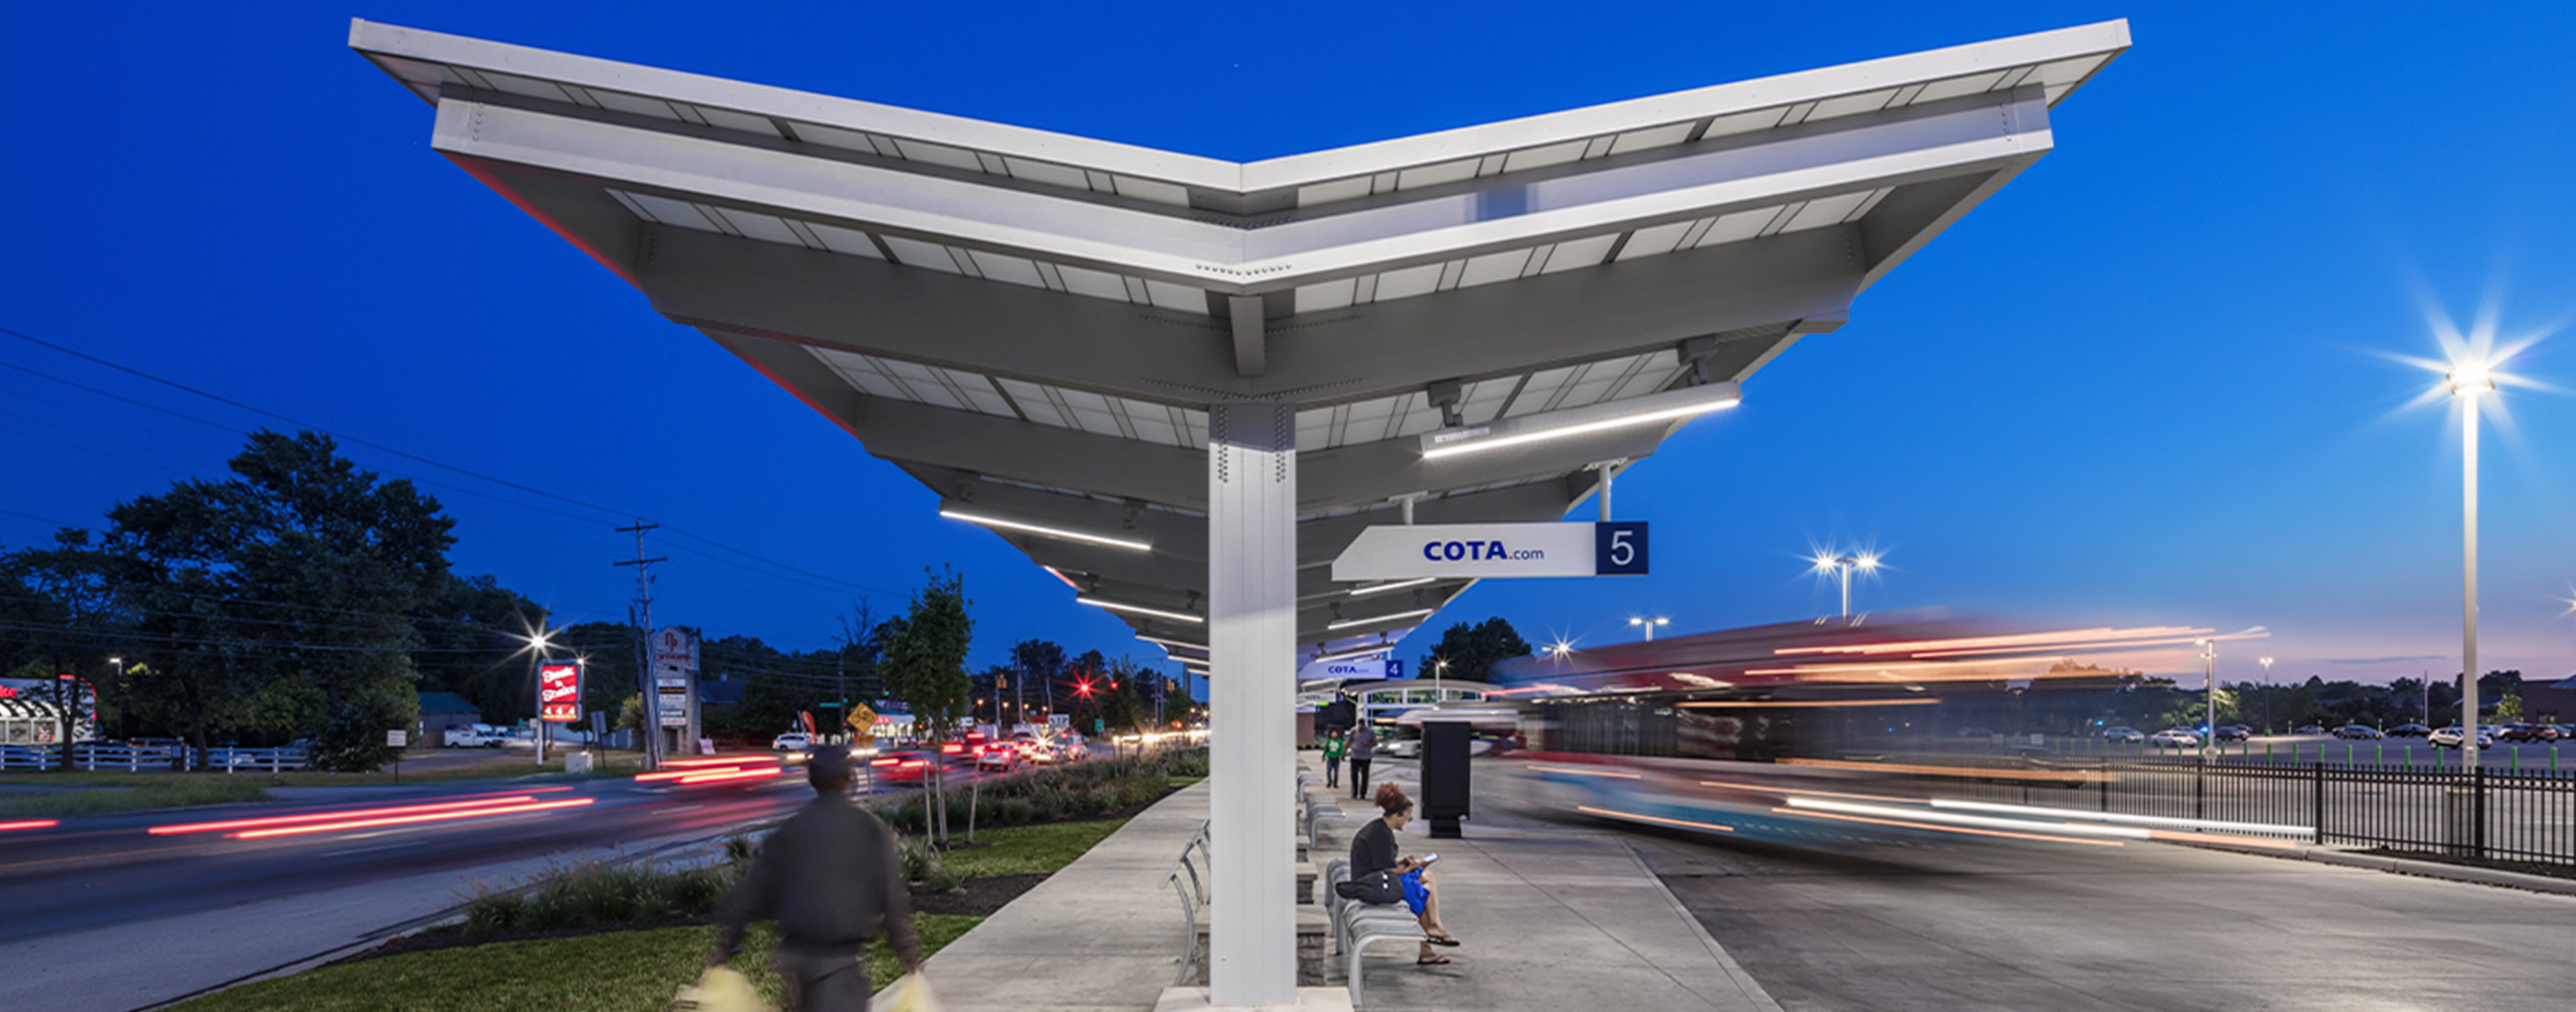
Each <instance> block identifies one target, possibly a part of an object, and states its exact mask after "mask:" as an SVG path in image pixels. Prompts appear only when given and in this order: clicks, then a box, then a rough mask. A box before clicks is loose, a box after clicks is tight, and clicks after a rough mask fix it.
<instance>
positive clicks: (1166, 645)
mask: <svg viewBox="0 0 2576 1012" xmlns="http://www.w3.org/2000/svg"><path fill="white" fill-rule="evenodd" d="M1136 638H1137V639H1140V640H1144V641H1145V642H1147V643H1151V644H1153V645H1155V646H1158V647H1161V648H1163V652H1165V653H1170V652H1172V651H1174V650H1196V651H1198V652H1200V653H1206V652H1208V648H1207V644H1205V643H1192V642H1189V641H1188V640H1167V639H1164V638H1162V637H1160V636H1147V635H1145V634H1144V633H1137V634H1136Z"/></svg>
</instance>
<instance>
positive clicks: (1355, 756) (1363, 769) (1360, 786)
mask: <svg viewBox="0 0 2576 1012" xmlns="http://www.w3.org/2000/svg"><path fill="white" fill-rule="evenodd" d="M1350 757H1351V796H1352V797H1354V798H1365V797H1368V768H1369V760H1371V759H1374V758H1377V732H1376V731H1372V730H1370V729H1369V726H1368V725H1367V724H1361V725H1360V726H1359V729H1358V730H1355V731H1352V732H1351V750H1350Z"/></svg>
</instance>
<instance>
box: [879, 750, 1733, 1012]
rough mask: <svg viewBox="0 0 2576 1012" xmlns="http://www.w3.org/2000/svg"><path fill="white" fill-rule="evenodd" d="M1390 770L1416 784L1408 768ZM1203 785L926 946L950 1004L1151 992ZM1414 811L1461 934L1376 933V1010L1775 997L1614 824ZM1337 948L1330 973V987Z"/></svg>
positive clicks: (1729, 1011)
mask: <svg viewBox="0 0 2576 1012" xmlns="http://www.w3.org/2000/svg"><path fill="white" fill-rule="evenodd" d="M1313 761H1314V760H1313V759H1312V757H1311V756H1310V757H1309V758H1308V763H1309V765H1310V766H1311V765H1312V763H1313ZM1385 772H1388V773H1392V774H1393V775H1394V776H1395V777H1396V778H1398V782H1400V783H1404V785H1405V787H1406V789H1407V790H1408V791H1409V792H1413V793H1416V794H1418V793H1419V792H1418V791H1413V787H1414V785H1413V784H1412V783H1411V782H1410V781H1411V778H1412V771H1411V770H1410V769H1403V768H1399V769H1395V770H1389V771H1385ZM1379 779H1381V780H1383V779H1386V777H1380V778H1379ZM1318 792H1319V796H1321V789H1320V788H1319V789H1318ZM1207 800H1208V785H1207V784H1205V783H1202V784H1198V785H1194V786H1192V787H1190V788H1188V789H1186V790H1183V791H1180V792H1178V793H1176V794H1174V795H1173V796H1171V797H1170V798H1167V799H1164V801H1163V802H1162V803H1160V804H1158V805H1155V806H1154V807H1153V808H1150V809H1147V810H1146V811H1145V812H1144V813H1143V814H1141V815H1139V816H1137V817H1136V818H1135V819H1133V820H1131V821H1129V822H1128V824H1127V825H1126V826H1124V827H1122V828H1120V829H1119V831H1118V832H1116V833H1113V834H1111V835H1110V836H1109V838H1108V839H1106V840H1103V841H1102V842H1101V843H1100V845H1099V846H1096V847H1093V848H1092V849H1091V851H1090V852H1089V853H1087V854H1084V855H1083V856H1082V857H1081V858H1080V859H1079V860H1076V861H1075V862H1074V863H1073V864H1071V865H1069V866H1067V867H1066V868H1065V869H1064V870H1063V871H1060V872H1057V873H1056V874H1055V876H1054V877H1052V878H1049V879H1048V880H1047V881H1046V882H1044V883H1042V884H1040V885H1039V886H1038V887H1037V888H1035V889H1032V890H1030V891H1029V892H1027V893H1026V894H1023V895H1022V896H1021V897H1020V898H1019V899H1017V900H1014V901H1012V903H1011V904H1010V905H1009V906H1006V907H1004V908H1002V909H1001V910H1000V911H998V912H996V913H995V914H994V915H993V916H992V917H990V918H988V919H986V920H985V922H984V923H983V924H982V925H980V926H978V927H977V928H976V929H975V930H974V931H971V932H968V933H967V934H966V936H965V937H963V938H960V939H958V940H957V941H956V942H954V943H952V944H950V945H949V947H948V948H946V949H945V950H942V951H941V952H940V953H939V954H938V955H936V956H933V957H931V959H930V962H929V966H928V969H927V971H926V972H927V973H928V975H929V978H930V981H931V984H932V987H933V988H934V989H935V990H936V993H937V994H938V995H939V998H940V1000H941V1002H942V1003H943V1004H944V1005H946V1006H947V1007H948V1008H950V1009H953V1010H956V1012H1018V1010H1024V1009H1025V1010H1041V1009H1044V1010H1064V1012H1095V1010H1115V1012H1146V1010H1150V1009H1152V1008H1154V1007H1155V1005H1156V1002H1157V999H1158V998H1159V997H1160V996H1161V995H1162V993H1163V991H1164V989H1165V987H1166V986H1168V985H1169V984H1170V983H1171V981H1172V978H1173V973H1174V971H1175V970H1176V969H1177V968H1178V966H1179V959H1180V955H1181V941H1180V912H1179V908H1178V904H1177V902H1176V901H1175V900H1174V898H1173V896H1172V894H1171V893H1170V892H1168V891H1165V890H1162V889H1158V888H1156V886H1157V884H1158V883H1160V882H1161V881H1162V877H1163V874H1164V872H1165V871H1166V870H1167V869H1169V868H1170V867H1171V864H1172V859H1173V858H1174V857H1176V856H1178V855H1179V854H1180V851H1181V847H1182V846H1183V845H1184V844H1186V843H1188V841H1189V839H1190V837H1191V836H1192V835H1193V834H1195V833H1197V832H1198V827H1199V823H1200V821H1201V820H1203V819H1205V818H1207ZM1345 805H1346V806H1347V808H1348V811H1349V816H1348V817H1347V818H1345V819H1341V820H1327V824H1326V825H1325V827H1324V834H1325V840H1324V847H1323V849H1321V850H1318V851H1317V852H1316V854H1315V863H1316V865H1317V866H1318V867H1320V866H1322V865H1323V863H1324V862H1326V861H1329V860H1331V859H1332V858H1333V857H1335V856H1339V855H1340V854H1341V853H1342V852H1343V851H1344V850H1346V849H1347V848H1348V846H1349V840H1350V834H1351V833H1352V832H1354V831H1356V830H1357V829H1358V828H1359V826H1360V825H1361V822H1360V820H1361V819H1362V818H1365V817H1367V816H1368V815H1371V814H1374V810H1373V809H1372V810H1370V811H1369V812H1367V813H1363V812H1362V811H1361V809H1360V806H1359V804H1358V803H1357V802H1345ZM1423 828H1424V824H1423V823H1421V822H1418V821H1417V822H1416V823H1415V824H1414V825H1413V827H1411V828H1410V829H1409V830H1408V831H1407V832H1406V833H1405V837H1406V839H1404V840H1403V849H1404V851H1405V852H1407V853H1413V854H1423V853H1431V852H1435V851H1436V852H1438V853H1439V854H1440V856H1441V857H1440V863H1439V865H1438V871H1439V879H1440V889H1441V902H1442V905H1443V910H1444V913H1445V914H1446V918H1447V921H1448V923H1449V927H1450V929H1451V930H1452V931H1454V932H1456V933H1457V935H1458V937H1459V938H1460V939H1461V940H1462V941H1463V942H1464V943H1465V944H1464V945H1462V946H1460V947H1458V948H1452V949H1443V950H1441V951H1442V952H1443V953H1444V954H1446V955H1448V956H1449V957H1450V958H1451V959H1452V960H1453V962H1452V963H1450V964H1449V965H1447V966H1442V967H1417V966H1415V965H1413V962H1414V952H1415V950H1414V946H1412V945H1395V944H1392V943H1381V944H1380V945H1379V946H1377V947H1376V948H1373V949H1371V950H1370V952H1369V955H1368V957H1367V963H1366V979H1365V981H1364V983H1365V990H1364V993H1363V1000H1364V1002H1365V1006H1364V1007H1365V1008H1367V1009H1369V1010H1370V1012H1378V1010H1387V1012H1407V1010H1416V1009H1421V1010H1429V1009H1460V1008H1476V1009H1591V1008H1640V1009H1659V1010H1660V1009H1708V1010H1720V1012H1778V1009H1779V1006H1778V1005H1776V1004H1774V1003H1773V1002H1772V1001H1771V999H1770V998H1769V997H1768V996H1767V995H1765V994H1764V993H1763V991H1762V989H1761V987H1760V986H1759V985H1757V984H1755V983H1754V982H1753V981H1752V979H1751V978H1750V977H1747V976H1746V975H1745V974H1744V972H1743V970H1742V969H1740V968H1739V967H1737V966H1736V965H1735V962H1734V961H1733V960H1732V959H1730V958H1729V957H1728V956H1727V954H1726V952H1725V950H1723V949H1721V948H1719V947H1718V945H1717V943H1716V942H1715V941H1713V940H1711V939H1710V938H1709V936H1708V933H1707V932H1706V931H1704V930H1702V929H1701V928H1700V926H1699V923H1698V922H1697V921H1696V920H1694V919H1692V918H1691V916H1690V915H1689V914H1688V913H1687V912H1686V911H1685V910H1684V909H1683V908H1682V905H1681V903H1680V902H1679V901H1678V900H1675V899H1674V898H1673V895H1672V893H1671V892H1669V891H1668V890H1666V889H1665V888H1664V885H1663V883H1662V882H1661V881H1660V880H1658V879H1657V878H1656V877H1655V876H1654V875H1653V874H1652V873H1651V872H1649V871H1648V870H1647V868H1646V866H1645V865H1644V863H1643V862H1641V861H1640V860H1639V859H1638V857H1637V855H1636V852H1635V851H1634V850H1632V849H1631V848H1630V847H1629V846H1628V844H1627V843H1626V841H1625V840H1624V839H1623V838H1621V837H1620V836H1619V835H1618V834H1616V833H1610V832H1602V831H1593V830H1587V829H1578V828H1567V827H1560V826H1552V825H1545V824H1518V823H1515V824H1507V825H1499V826H1478V825H1476V824H1474V823H1472V822H1471V823H1470V824H1469V826H1468V830H1467V838H1466V839H1461V840H1438V841H1434V840H1431V839H1429V838H1428V837H1426V836H1423V835H1422V829H1423ZM1343 965H1345V963H1344V961H1343V960H1339V959H1336V960H1335V961H1334V965H1333V967H1332V969H1331V970H1330V972H1329V973H1328V980H1329V982H1330V984H1331V985H1332V987H1333V988H1334V989H1336V990H1339V989H1340V988H1342V987H1343V986H1344V985H1345V984H1346V981H1344V979H1343V977H1342V969H1341V968H1342V966H1343Z"/></svg>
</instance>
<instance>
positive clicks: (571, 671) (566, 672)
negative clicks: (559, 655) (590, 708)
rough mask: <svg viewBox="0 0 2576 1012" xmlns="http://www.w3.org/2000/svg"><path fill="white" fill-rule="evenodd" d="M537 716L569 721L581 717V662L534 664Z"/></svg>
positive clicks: (540, 718)
mask: <svg viewBox="0 0 2576 1012" xmlns="http://www.w3.org/2000/svg"><path fill="white" fill-rule="evenodd" d="M537 719H538V720H543V721H551V722H553V723H557V724H570V723H573V722H575V721H578V720H580V719H581V662H580V661H546V662H544V663H541V664H539V665H537Z"/></svg>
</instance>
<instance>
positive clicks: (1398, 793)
mask: <svg viewBox="0 0 2576 1012" xmlns="http://www.w3.org/2000/svg"><path fill="white" fill-rule="evenodd" d="M1371 799H1372V800H1374V801H1376V802H1377V807H1378V809H1379V810H1380V811H1383V812H1385V813H1386V814H1388V815H1393V814H1395V813H1397V812H1401V811H1403V810H1405V809H1407V808H1411V807H1413V799H1412V798H1408V797H1405V796H1404V788H1401V787H1397V786H1396V785H1394V784H1379V785H1377V793H1376V794H1374V795H1371Z"/></svg>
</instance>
